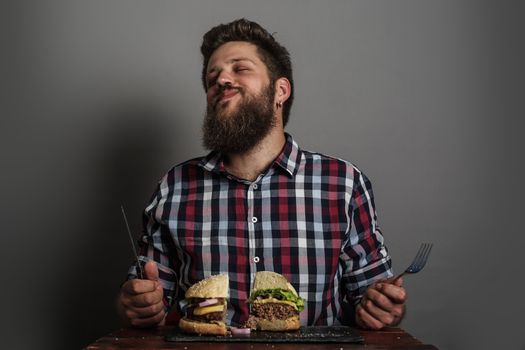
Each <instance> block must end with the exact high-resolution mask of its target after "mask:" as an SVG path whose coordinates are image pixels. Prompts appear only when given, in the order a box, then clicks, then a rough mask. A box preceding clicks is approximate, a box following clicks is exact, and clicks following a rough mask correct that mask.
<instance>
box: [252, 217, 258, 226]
mask: <svg viewBox="0 0 525 350" xmlns="http://www.w3.org/2000/svg"><path fill="white" fill-rule="evenodd" d="M252 222H253V223H254V224H255V223H256V222H257V218H256V217H255V216H254V217H253V218H252Z"/></svg>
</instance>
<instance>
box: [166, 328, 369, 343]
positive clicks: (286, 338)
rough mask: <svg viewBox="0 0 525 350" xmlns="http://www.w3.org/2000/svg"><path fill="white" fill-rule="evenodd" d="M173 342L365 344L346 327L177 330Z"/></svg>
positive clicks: (170, 335)
mask: <svg viewBox="0 0 525 350" xmlns="http://www.w3.org/2000/svg"><path fill="white" fill-rule="evenodd" d="M166 340H167V341H171V342H227V343H239V342H241V343H251V342H253V343H363V337H361V336H360V335H359V334H358V333H357V332H356V330H355V329H352V328H350V327H344V326H332V327H301V329H299V330H298V331H295V332H262V331H252V332H251V333H250V334H249V335H226V336H215V335H211V336H210V335H197V334H187V333H184V332H182V331H181V330H180V329H178V328H177V329H175V330H174V331H173V332H172V333H171V334H168V335H167V336H166Z"/></svg>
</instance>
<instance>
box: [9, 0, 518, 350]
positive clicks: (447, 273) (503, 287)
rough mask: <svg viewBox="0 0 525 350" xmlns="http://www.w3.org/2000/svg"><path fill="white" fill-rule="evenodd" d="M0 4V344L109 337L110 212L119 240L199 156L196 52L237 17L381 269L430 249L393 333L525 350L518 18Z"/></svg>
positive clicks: (214, 6) (392, 9)
mask: <svg viewBox="0 0 525 350" xmlns="http://www.w3.org/2000/svg"><path fill="white" fill-rule="evenodd" d="M0 6H1V8H0V14H1V15H0V16H1V18H0V19H1V21H0V23H1V24H0V29H1V33H2V34H1V37H0V39H1V40H2V41H1V50H2V51H1V58H0V67H1V69H2V70H1V72H0V73H1V74H2V75H1V76H2V78H1V81H2V84H1V90H0V91H1V100H0V101H1V102H2V116H1V125H0V126H1V134H0V136H1V142H2V144H1V148H0V152H1V156H2V157H1V161H2V167H1V171H0V180H1V181H0V186H2V187H1V198H2V200H1V208H0V209H1V211H0V212H1V214H0V215H1V225H2V236H1V237H2V241H1V256H2V263H1V265H0V266H1V275H2V284H1V287H0V290H1V293H2V294H1V299H0V300H2V306H1V313H0V314H1V320H2V323H1V329H2V336H1V338H2V342H3V346H2V347H5V348H6V349H24V348H33V349H34V348H42V349H43V348H48V349H59V348H64V349H73V348H80V347H82V346H85V345H86V344H88V343H89V342H92V341H93V340H95V339H96V338H97V337H100V336H102V335H104V334H107V333H108V332H109V331H111V330H113V329H115V328H117V327H118V325H119V323H118V320H117V318H116V316H115V314H114V311H113V301H114V297H115V295H116V294H117V291H118V289H119V285H120V283H121V282H122V281H123V279H124V277H125V274H126V271H127V267H128V265H129V264H130V263H131V261H132V259H133V257H132V255H131V250H130V248H129V241H128V238H127V236H126V232H125V229H124V225H123V222H122V218H121V214H120V204H121V203H123V204H125V206H126V208H127V212H128V216H129V217H130V221H131V226H132V229H133V231H134V233H135V235H136V236H138V235H139V232H140V229H141V228H140V215H141V211H142V209H143V208H144V206H145V205H146V203H147V201H148V199H149V196H150V195H151V193H152V191H153V189H154V187H155V184H156V182H157V181H158V180H159V179H160V178H161V176H162V175H163V174H164V173H165V171H167V170H168V169H169V168H170V167H171V166H173V165H175V164H177V163H179V162H181V161H184V160H186V159H187V158H190V157H195V156H199V155H201V154H204V150H203V149H202V148H201V141H200V127H201V121H202V115H203V112H204V109H205V96H204V93H203V91H202V88H201V83H200V69H201V57H200V53H199V46H200V42H201V37H202V35H203V33H204V32H206V31H207V30H208V29H210V28H211V27H212V26H214V25H216V24H219V23H224V22H228V21H231V20H233V19H236V18H239V17H246V18H249V19H252V20H255V21H258V22H260V23H261V24H262V25H263V26H265V27H266V28H267V29H268V30H269V31H271V32H275V35H276V37H277V38H278V40H279V41H281V42H282V43H283V44H284V45H285V46H287V47H288V48H289V50H290V52H291V53H292V57H293V63H294V68H295V70H294V74H295V82H296V100H295V104H294V107H293V108H292V115H291V121H290V124H289V126H288V128H287V130H288V132H290V133H292V134H293V135H294V137H295V138H296V139H297V140H298V142H299V143H300V145H301V146H302V147H303V148H306V149H309V150H315V151H320V152H323V153H326V154H330V155H334V156H338V157H341V158H345V159H348V160H351V161H352V162H354V163H355V164H356V165H358V166H359V167H360V168H362V169H363V170H364V171H365V173H366V174H367V175H368V176H369V177H370V178H371V180H372V182H373V184H374V189H375V194H376V203H377V206H378V210H379V219H380V224H381V226H382V228H383V231H384V234H385V237H386V240H387V242H388V247H389V249H390V252H391V254H392V257H393V259H394V267H395V268H396V269H397V270H401V269H403V268H404V267H405V265H407V264H408V263H409V262H410V260H411V258H412V256H413V254H414V253H415V252H416V250H417V247H418V246H419V244H420V243H421V242H427V241H429V242H434V244H435V247H434V250H433V253H432V256H431V259H430V261H429V263H428V265H427V267H426V268H425V270H424V271H423V272H422V273H421V274H419V275H416V276H409V277H407V278H406V288H407V289H408V292H409V293H410V294H409V299H410V300H409V309H408V314H407V317H406V319H405V321H404V322H403V324H402V327H403V328H405V329H406V330H408V331H409V332H410V333H412V334H413V335H415V336H416V337H418V338H420V339H422V340H423V341H425V342H428V343H432V344H435V345H437V346H438V347H440V348H442V349H474V348H477V349H493V348H501V349H525V337H524V336H523V314H524V313H525V302H524V299H523V295H524V293H523V289H524V288H523V282H522V280H523V278H522V266H523V263H522V262H521V259H522V251H523V243H524V239H523V226H522V225H521V220H520V217H521V215H523V209H524V206H523V204H522V201H521V199H522V196H523V186H522V183H521V179H522V177H523V175H524V174H523V173H524V171H523V170H524V167H523V165H522V164H521V163H522V162H523V157H522V153H523V152H522V149H523V142H522V141H520V137H521V135H522V134H523V132H522V126H523V123H522V122H521V118H523V116H524V115H525V113H524V112H525V108H524V106H523V102H522V101H520V99H519V97H523V95H524V84H523V82H524V81H523V68H522V67H523V62H524V60H523V58H524V57H523V50H522V49H523V42H524V37H523V34H522V33H523V29H524V28H523V26H521V22H522V21H523V18H524V17H523V15H524V12H523V6H522V5H521V4H519V3H517V2H504V1H493V2H485V1H479V2H474V1H300V0H294V1H268V0H266V1H257V2H254V1H240V0H238V1H214V0H208V1H195V0H193V1H185V2H183V1H152V0H149V1H119V0H115V1H84V2H78V1H35V2H27V1H12V2H3V3H2V5H0ZM520 26H521V28H520Z"/></svg>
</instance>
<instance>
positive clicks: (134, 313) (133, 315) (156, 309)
mask: <svg viewBox="0 0 525 350" xmlns="http://www.w3.org/2000/svg"><path fill="white" fill-rule="evenodd" d="M144 272H145V277H146V279H138V278H137V279H132V280H129V281H126V283H124V284H123V285H122V287H121V288H120V293H119V296H118V299H117V311H118V313H119V315H120V317H121V318H122V319H123V320H124V322H125V323H126V324H127V325H131V326H134V327H153V326H157V325H160V324H163V323H164V318H165V316H166V312H165V310H164V302H163V300H162V299H163V296H164V290H163V289H162V286H161V284H160V282H159V271H158V268H157V264H156V263H155V262H153V261H148V262H147V263H146V264H145V265H144Z"/></svg>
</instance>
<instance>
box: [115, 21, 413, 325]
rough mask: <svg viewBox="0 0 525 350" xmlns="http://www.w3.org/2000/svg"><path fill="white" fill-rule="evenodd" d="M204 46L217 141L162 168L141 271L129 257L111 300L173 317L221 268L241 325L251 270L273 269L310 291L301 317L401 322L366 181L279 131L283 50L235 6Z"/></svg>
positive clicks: (288, 89) (397, 287) (285, 67)
mask: <svg viewBox="0 0 525 350" xmlns="http://www.w3.org/2000/svg"><path fill="white" fill-rule="evenodd" d="M201 52H202V54H203V57H204V63H203V71H202V81H203V84H204V89H205V91H206V96H207V110H206V116H205V119H204V125H203V144H204V146H205V147H206V148H208V149H210V150H211V153H209V154H208V155H207V156H205V157H202V158H198V159H192V160H189V161H187V162H184V163H182V164H179V165H177V166H175V167H173V168H172V169H171V170H170V171H169V172H168V173H167V174H166V175H165V176H164V177H163V179H162V180H161V181H160V182H159V184H158V187H157V190H156V191H155V194H154V196H153V198H152V201H151V203H150V204H149V205H148V206H147V207H146V209H145V213H144V235H143V237H142V239H141V241H140V243H141V252H140V260H141V261H143V262H146V263H145V264H144V270H145V272H146V276H145V277H144V279H141V278H138V277H137V276H138V275H137V269H136V266H132V267H131V268H130V271H129V275H128V281H127V282H126V283H124V284H123V286H122V288H121V291H120V294H119V297H118V300H117V310H118V312H119V314H120V315H121V317H122V319H123V320H124V321H125V323H126V324H128V325H133V326H137V327H149V326H155V325H158V324H164V323H165V322H170V321H176V320H177V319H178V318H179V317H180V314H181V309H182V305H181V302H182V301H183V300H184V293H185V291H186V290H187V289H188V288H189V287H190V286H191V285H192V284H194V283H196V282H198V281H199V280H201V279H203V278H205V277H208V276H210V275H216V274H228V276H229V280H230V285H229V292H230V296H229V303H228V313H227V315H228V322H229V323H230V324H232V325H240V324H241V325H242V324H243V323H244V322H245V321H246V320H247V319H248V316H249V310H248V304H247V303H246V300H247V299H248V297H249V292H250V286H251V284H252V283H253V278H254V276H255V273H256V272H257V271H275V272H278V273H280V274H282V275H284V276H285V277H286V278H287V279H288V280H289V281H290V283H291V284H292V285H293V286H294V287H295V289H296V290H297V292H298V293H299V295H300V296H301V297H302V298H303V299H304V300H305V303H304V304H305V308H304V311H303V312H302V313H301V316H300V317H301V324H303V325H334V324H341V323H343V324H347V323H350V324H354V325H355V324H356V325H358V326H361V327H365V328H371V329H381V328H383V327H385V326H392V325H397V324H398V323H399V322H400V321H401V319H402V317H403V315H404V311H405V300H406V291H405V289H404V288H403V287H402V279H398V280H396V282H392V281H391V280H390V278H391V277H392V275H393V274H392V271H391V259H390V256H389V255H388V252H387V249H386V247H385V245H384V238H383V235H382V233H381V231H380V229H379V227H378V224H377V215H376V210H375V204H374V197H373V193H372V187H371V184H370V181H369V180H368V178H367V177H366V176H365V175H364V174H363V173H362V172H361V171H360V170H359V169H358V168H356V167H355V166H354V165H352V164H351V163H350V162H347V161H344V160H341V159H337V158H333V157H329V156H326V155H323V154H320V153H313V152H309V151H306V150H303V149H301V148H300V147H299V146H298V144H297V143H296V141H295V140H294V139H293V138H292V136H291V135H289V134H287V133H285V131H284V127H285V125H286V123H287V121H288V118H289V115H290V109H291V105H292V101H293V94H294V90H293V77H292V66H291V61H290V55H289V53H288V51H287V50H286V49H285V48H284V47H283V46H281V45H280V44H279V43H278V42H277V41H276V40H275V38H274V37H273V36H272V35H271V34H269V33H268V32H267V31H266V30H265V29H264V28H262V27H261V26H260V25H259V24H257V23H254V22H251V21H248V20H245V19H240V20H236V21H234V22H231V23H228V24H222V25H219V26H217V27H214V28H212V29H211V30H210V31H209V32H208V33H206V34H205V35H204V37H203V43H202V46H201Z"/></svg>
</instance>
